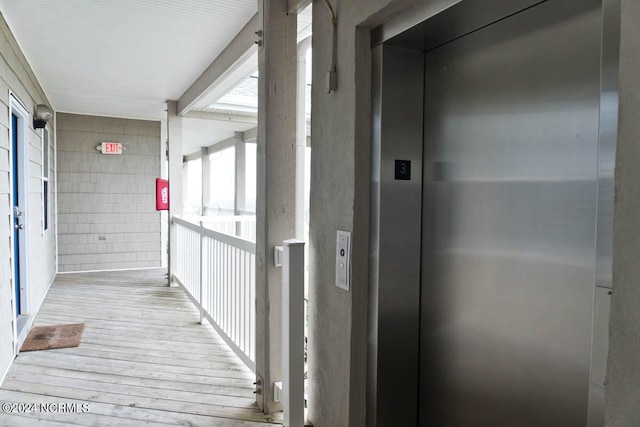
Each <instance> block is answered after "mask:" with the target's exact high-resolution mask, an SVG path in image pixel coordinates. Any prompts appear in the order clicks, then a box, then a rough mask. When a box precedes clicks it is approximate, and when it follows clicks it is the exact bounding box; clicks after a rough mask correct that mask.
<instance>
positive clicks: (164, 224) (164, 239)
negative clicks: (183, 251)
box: [160, 119, 169, 268]
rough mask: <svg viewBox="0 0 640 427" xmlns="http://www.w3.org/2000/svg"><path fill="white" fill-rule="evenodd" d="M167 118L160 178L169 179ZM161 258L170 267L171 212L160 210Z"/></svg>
mask: <svg viewBox="0 0 640 427" xmlns="http://www.w3.org/2000/svg"><path fill="white" fill-rule="evenodd" d="M168 140H169V136H168V129H167V120H166V119H163V120H162V121H161V122H160V178H162V179H169V162H168V160H169V156H168V144H167V142H168ZM160 248H161V249H160V250H161V254H160V259H161V260H162V264H161V265H162V267H163V268H168V267H169V213H168V212H167V211H160Z"/></svg>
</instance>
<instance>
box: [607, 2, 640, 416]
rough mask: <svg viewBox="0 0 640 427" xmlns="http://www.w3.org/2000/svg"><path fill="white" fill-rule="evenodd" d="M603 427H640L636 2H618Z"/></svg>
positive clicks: (639, 40) (639, 36)
mask: <svg viewBox="0 0 640 427" xmlns="http://www.w3.org/2000/svg"><path fill="white" fill-rule="evenodd" d="M621 6H622V12H621V14H620V16H621V23H620V24H621V26H620V70H619V71H620V74H619V76H620V86H619V93H620V107H619V108H620V110H619V111H620V112H619V122H618V149H617V153H616V170H615V188H616V195H615V207H614V220H613V224H614V225H613V295H612V297H611V322H610V326H609V334H610V341H609V358H608V368H607V369H608V370H607V386H606V425H607V427H626V426H637V425H640V405H639V404H638V401H639V400H638V399H639V397H640V369H639V367H640V310H638V307H640V284H639V278H640V263H638V259H639V258H640V245H638V242H639V241H640V215H638V212H640V192H638V188H639V187H640V171H639V170H638V164H639V163H640V143H639V139H640V121H638V117H640V89H639V88H640V73H638V69H640V27H639V26H638V20H640V0H627V1H623V2H621Z"/></svg>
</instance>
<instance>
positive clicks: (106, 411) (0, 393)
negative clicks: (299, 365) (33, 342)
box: [0, 390, 277, 427]
mask: <svg viewBox="0 0 640 427" xmlns="http://www.w3.org/2000/svg"><path fill="white" fill-rule="evenodd" d="M0 400H3V401H11V402H24V403H30V402H50V401H51V399H50V398H48V397H47V396H42V395H38V394H33V393H23V392H15V391H11V390H0ZM56 402H64V403H82V402H84V401H83V400H77V399H64V398H60V397H57V398H56ZM89 405H90V406H89V410H90V413H94V414H100V415H111V416H115V417H118V418H120V421H121V422H120V424H110V425H123V424H122V423H123V421H122V420H127V421H128V420H140V421H145V422H146V423H147V425H149V423H151V424H152V425H158V424H169V425H181V426H184V425H189V426H194V427H196V426H197V427H205V426H212V427H218V426H229V425H232V426H237V427H275V426H277V424H267V423H262V422H258V423H256V422H252V421H240V420H238V421H234V422H233V423H231V422H230V421H229V420H228V419H225V418H222V419H221V418H215V417H207V416H200V415H192V414H184V413H173V412H168V411H162V410H154V409H145V408H136V407H132V406H128V405H126V406H125V405H112V404H108V403H99V402H91V403H90V404H89ZM72 421H73V420H72ZM75 421H77V422H82V418H79V419H78V420H75ZM69 424H72V422H69V421H67V422H66V423H65V424H58V423H55V424H52V425H54V426H58V425H60V426H64V425H69ZM9 425H15V424H9ZM19 425H22V424H19ZM29 425H31V424H29ZM33 425H36V424H33ZM37 425H44V426H49V424H45V423H44V422H43V424H37ZM84 425H86V424H84ZM125 425H128V424H125Z"/></svg>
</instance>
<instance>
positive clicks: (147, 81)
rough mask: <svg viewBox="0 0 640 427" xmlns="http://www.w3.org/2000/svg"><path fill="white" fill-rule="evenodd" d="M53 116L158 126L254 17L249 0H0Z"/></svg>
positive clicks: (6, 17)
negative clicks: (168, 103)
mask: <svg viewBox="0 0 640 427" xmlns="http://www.w3.org/2000/svg"><path fill="white" fill-rule="evenodd" d="M0 10H1V11H2V14H3V15H4V17H5V19H6V20H7V23H8V24H9V27H10V28H11V30H12V31H13V33H14V35H15V37H16V39H17V40H18V43H19V45H20V47H21V48H22V50H23V51H24V53H25V56H26V57H27V60H28V61H29V63H30V65H31V67H32V68H33V69H34V72H35V74H36V76H37V77H38V80H39V81H40V83H41V84H42V86H43V89H44V90H45V92H46V94H47V96H48V97H49V99H50V101H51V102H52V104H53V107H54V108H55V109H56V110H57V111H66V112H74V113H81V114H93V115H102V116H114V117H132V118H146V119H154V120H159V119H162V118H163V117H165V113H164V101H165V100H167V99H178V98H179V97H180V96H181V95H182V94H183V93H184V92H185V90H186V89H187V88H188V87H189V86H190V85H191V84H192V83H193V82H194V81H195V80H196V79H197V78H198V77H199V76H200V75H201V74H202V72H203V71H204V70H205V69H206V68H207V67H208V66H209V64H210V63H211V62H212V61H213V60H214V59H215V58H216V57H217V56H218V54H219V53H220V52H221V51H222V50H223V49H224V48H225V47H226V46H227V44H228V43H229V42H230V41H231V40H232V39H233V38H234V37H235V35H236V34H237V33H238V32H239V31H240V30H241V29H242V28H243V27H244V25H245V24H246V23H247V22H248V21H249V20H250V19H251V18H252V17H253V15H254V14H255V13H256V12H257V4H256V1H255V0H234V1H226V0H180V1H178V0H64V1H51V0H28V1H24V0H0Z"/></svg>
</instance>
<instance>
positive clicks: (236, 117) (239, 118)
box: [184, 110, 258, 124]
mask: <svg viewBox="0 0 640 427" xmlns="http://www.w3.org/2000/svg"><path fill="white" fill-rule="evenodd" d="M184 118H186V119H202V120H215V121H218V122H230V123H250V124H256V123H258V118H257V117H256V116H247V115H244V114H224V113H214V112H210V111H196V110H191V111H189V112H187V113H186V114H185V115H184Z"/></svg>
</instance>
